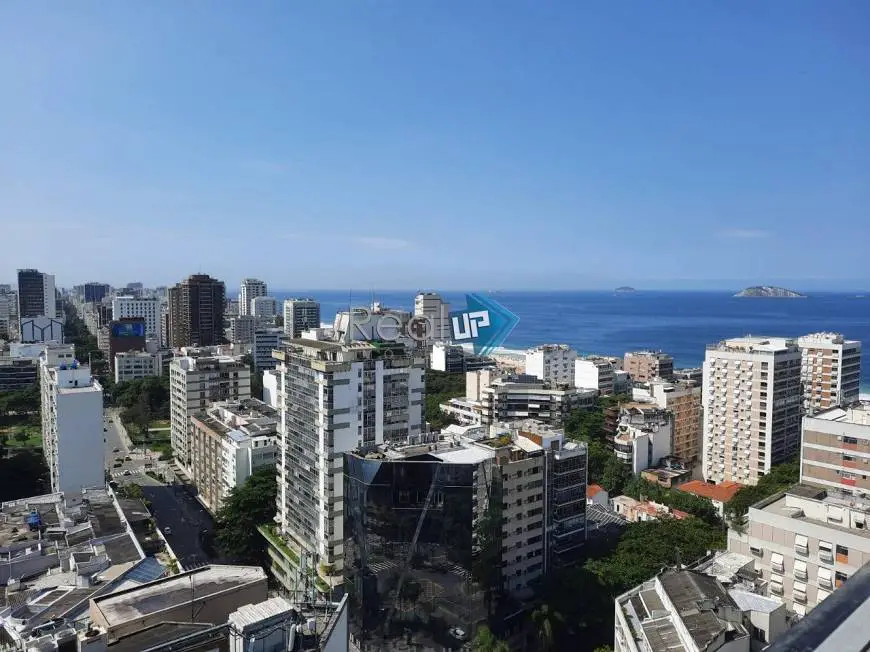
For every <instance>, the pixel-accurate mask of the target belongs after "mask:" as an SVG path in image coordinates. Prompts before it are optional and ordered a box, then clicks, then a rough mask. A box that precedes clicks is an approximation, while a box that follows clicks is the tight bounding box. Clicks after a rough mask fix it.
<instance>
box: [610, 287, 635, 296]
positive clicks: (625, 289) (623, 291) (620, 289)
mask: <svg viewBox="0 0 870 652" xmlns="http://www.w3.org/2000/svg"><path fill="white" fill-rule="evenodd" d="M614 292H618V293H619V294H629V293H631V292H637V290H635V289H634V288H632V287H628V286H627V285H621V286H620V287H618V288H616V289H615V290H614Z"/></svg>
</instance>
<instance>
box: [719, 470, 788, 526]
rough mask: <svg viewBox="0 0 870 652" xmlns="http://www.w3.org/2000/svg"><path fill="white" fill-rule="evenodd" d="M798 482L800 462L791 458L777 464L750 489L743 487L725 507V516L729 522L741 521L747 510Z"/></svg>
mask: <svg viewBox="0 0 870 652" xmlns="http://www.w3.org/2000/svg"><path fill="white" fill-rule="evenodd" d="M799 480H800V461H799V459H798V456H795V457H792V458H791V459H790V460H788V461H787V462H785V463H783V464H777V465H776V466H774V467H772V468H771V469H770V473H768V474H767V475H765V476H763V477H762V478H760V479H759V480H758V484H756V485H755V486H752V487H743V489H741V490H740V491H738V492H737V493H736V494H734V497H733V498H732V499H731V500H730V501H728V504H727V505H725V514H726V516H727V517H728V518H729V519H730V520H736V521H739V520H742V518H743V517H744V516H745V515H746V513H747V512H748V511H749V508H750V507H751V506H752V505H754V504H755V503H757V502H758V501H760V500H764V499H765V498H767V497H768V496H772V495H773V494H775V493H778V492H780V491H784V490H786V489H788V488H789V487H790V486H792V485H793V484H795V483H796V482H798V481H799Z"/></svg>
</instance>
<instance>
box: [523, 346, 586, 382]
mask: <svg viewBox="0 0 870 652" xmlns="http://www.w3.org/2000/svg"><path fill="white" fill-rule="evenodd" d="M575 360H577V351H575V350H574V349H572V348H571V347H570V346H568V345H567V344H543V345H541V346H538V347H535V348H533V349H529V350H528V351H526V373H527V374H529V375H531V376H537V378H538V379H540V380H543V381H544V382H547V383H552V384H554V385H570V386H572V387H573V386H574V376H575V371H574V362H575Z"/></svg>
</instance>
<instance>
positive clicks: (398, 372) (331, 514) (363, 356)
mask: <svg viewBox="0 0 870 652" xmlns="http://www.w3.org/2000/svg"><path fill="white" fill-rule="evenodd" d="M275 356H276V359H277V360H278V367H277V369H276V371H275V374H276V376H277V385H278V386H277V401H276V402H277V404H278V410H279V412H280V421H279V426H278V433H279V447H280V462H279V465H278V515H277V516H276V522H277V523H278V524H279V528H278V529H279V533H280V535H281V536H282V537H283V538H284V540H285V542H286V546H289V547H290V548H291V549H293V550H294V551H296V553H306V554H307V555H309V556H311V557H313V559H314V561H315V562H316V563H315V564H314V568H316V569H317V572H319V573H320V574H321V578H322V579H323V581H325V582H327V583H330V584H332V585H335V584H337V583H340V582H341V581H342V578H341V572H342V565H343V560H344V549H343V545H344V535H343V531H344V515H343V511H342V495H343V474H344V471H343V465H342V455H341V453H344V452H347V451H352V450H354V449H357V448H360V447H362V446H370V445H371V446H374V445H376V444H383V443H384V442H389V441H396V442H400V441H406V440H407V439H408V437H415V436H416V437H419V436H420V435H421V434H422V432H423V415H424V402H425V401H424V398H425V394H424V393H425V384H424V377H425V366H426V360H425V356H424V355H423V354H422V353H420V354H417V353H411V352H409V351H407V350H406V349H405V348H404V347H403V346H402V345H399V344H395V343H380V342H379V343H369V342H353V343H350V344H342V343H338V342H325V341H318V340H304V339H294V340H290V341H288V342H287V343H286V348H285V350H284V351H280V352H276V353H275ZM272 548H274V550H273V549H272ZM270 555H271V556H272V558H273V560H275V562H276V563H281V564H285V563H292V559H289V558H286V555H284V553H283V552H281V548H280V546H273V547H271V548H270ZM301 556H302V555H301V554H297V560H296V564H297V565H298V559H299V558H300V557H301ZM276 575H278V574H277V573H276Z"/></svg>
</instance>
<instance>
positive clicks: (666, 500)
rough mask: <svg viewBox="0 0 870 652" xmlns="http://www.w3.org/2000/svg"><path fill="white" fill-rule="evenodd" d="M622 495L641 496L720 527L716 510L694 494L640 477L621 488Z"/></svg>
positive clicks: (705, 500)
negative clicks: (668, 487)
mask: <svg viewBox="0 0 870 652" xmlns="http://www.w3.org/2000/svg"><path fill="white" fill-rule="evenodd" d="M623 493H624V494H625V495H627V496H631V497H632V498H635V499H637V500H640V499H641V496H643V497H644V498H645V499H646V500H653V501H655V502H657V503H661V504H662V505H667V506H668V507H673V508H674V509H679V510H682V511H684V512H687V513H689V514H691V515H692V516H697V517H698V518H700V519H703V520H704V521H706V522H707V523H709V524H710V525H715V526H720V527H721V526H722V519H720V518H719V513H718V512H717V511H716V508H715V507H713V503H711V502H710V501H709V500H707V499H706V498H701V497H700V496H695V495H694V494H690V493H686V492H685V491H679V490H678V489H667V488H665V487H662V486H661V485H659V484H656V483H654V482H648V481H647V480H644V479H643V478H641V477H633V478H632V479H631V480H629V481H628V482H627V483H626V484H625V487H624V488H623Z"/></svg>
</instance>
